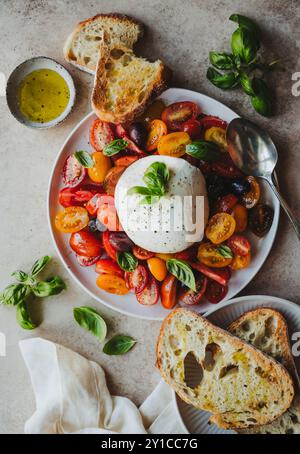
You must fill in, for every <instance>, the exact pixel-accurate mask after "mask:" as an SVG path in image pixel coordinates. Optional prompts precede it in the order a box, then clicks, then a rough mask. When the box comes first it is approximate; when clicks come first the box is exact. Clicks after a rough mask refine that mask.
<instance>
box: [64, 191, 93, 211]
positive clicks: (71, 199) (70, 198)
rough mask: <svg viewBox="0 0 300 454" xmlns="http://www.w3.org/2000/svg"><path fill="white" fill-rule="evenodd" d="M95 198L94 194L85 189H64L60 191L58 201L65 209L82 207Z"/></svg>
mask: <svg viewBox="0 0 300 454" xmlns="http://www.w3.org/2000/svg"><path fill="white" fill-rule="evenodd" d="M93 196H94V194H93V192H91V191H86V190H84V189H80V188H79V189H78V190H76V189H74V188H63V189H62V190H61V191H59V195H58V201H59V203H60V204H61V205H62V206H63V207H65V208H66V207H71V206H82V205H84V204H86V203H87V202H88V201H89V200H90V199H91V198H92V197H93Z"/></svg>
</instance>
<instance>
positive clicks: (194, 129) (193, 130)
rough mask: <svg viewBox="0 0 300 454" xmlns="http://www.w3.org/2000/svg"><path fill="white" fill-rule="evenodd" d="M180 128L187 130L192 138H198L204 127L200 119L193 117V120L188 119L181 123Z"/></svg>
mask: <svg viewBox="0 0 300 454" xmlns="http://www.w3.org/2000/svg"><path fill="white" fill-rule="evenodd" d="M180 130H181V131H183V132H187V133H188V135H189V136H190V137H191V138H192V139H197V138H199V137H200V135H201V132H202V127H201V123H200V121H198V120H196V119H195V118H191V120H188V121H186V122H185V123H183V124H182V125H181V128H180Z"/></svg>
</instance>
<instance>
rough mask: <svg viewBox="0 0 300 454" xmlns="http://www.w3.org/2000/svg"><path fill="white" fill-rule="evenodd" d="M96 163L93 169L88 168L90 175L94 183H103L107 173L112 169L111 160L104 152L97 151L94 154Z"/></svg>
mask: <svg viewBox="0 0 300 454" xmlns="http://www.w3.org/2000/svg"><path fill="white" fill-rule="evenodd" d="M92 158H93V161H94V165H93V167H89V168H88V175H89V177H90V179H91V180H92V181H95V182H96V183H103V181H104V178H105V177H106V174H107V172H108V171H109V169H110V168H111V160H110V158H109V157H107V156H105V155H104V154H103V153H102V151H95V153H93V154H92Z"/></svg>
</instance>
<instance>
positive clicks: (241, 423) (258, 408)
mask: <svg viewBox="0 0 300 454" xmlns="http://www.w3.org/2000/svg"><path fill="white" fill-rule="evenodd" d="M191 355H193V357H194V358H195V360H196V361H197V363H198V367H199V373H198V383H196V382H195V381H194V383H193V384H191V383H190V381H189V377H188V374H186V373H185V361H186V357H188V356H191ZM157 366H158V368H159V370H160V373H161V375H162V377H163V379H164V380H165V381H166V382H167V383H168V384H169V385H170V386H171V387H172V388H173V389H174V390H175V391H176V393H177V394H178V395H179V396H180V397H181V398H182V399H183V400H184V401H185V402H187V403H188V404H191V405H194V406H195V407H197V408H200V409H203V410H207V411H209V412H211V413H213V415H212V417H211V422H214V423H215V424H217V425H218V426H219V427H222V428H224V429H234V430H235V429H244V428H248V427H249V426H253V425H263V424H267V423H270V422H271V421H273V420H275V419H276V418H278V417H279V416H280V415H281V414H282V413H284V412H285V411H286V410H287V409H288V408H289V407H290V405H291V402H292V400H293V397H294V386H293V381H292V378H291V377H290V375H289V373H288V372H287V370H286V369H285V368H284V367H283V366H282V365H281V364H279V363H278V362H277V361H275V360H274V359H273V358H269V357H267V356H266V355H264V354H263V353H262V352H261V351H259V350H257V349H256V348H254V347H252V346H250V345H249V344H247V343H246V342H244V341H242V340H240V339H238V338H236V337H234V336H232V335H231V334H229V333H228V332H226V331H224V330H223V329H221V328H219V327H216V326H214V325H212V324H211V323H210V322H209V321H208V320H206V319H205V318H203V317H201V316H200V315H198V314H196V313H194V312H191V311H189V310H186V309H177V310H175V311H173V312H172V313H171V314H170V315H169V316H168V317H167V318H166V319H165V320H164V322H163V324H162V328H161V332H160V336H159V339H158V344H157ZM186 375H187V376H186ZM193 378H195V377H193Z"/></svg>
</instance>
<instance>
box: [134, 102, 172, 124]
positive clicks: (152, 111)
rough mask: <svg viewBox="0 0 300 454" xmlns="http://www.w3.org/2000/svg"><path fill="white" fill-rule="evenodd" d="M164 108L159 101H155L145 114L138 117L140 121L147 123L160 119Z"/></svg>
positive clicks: (162, 103)
mask: <svg viewBox="0 0 300 454" xmlns="http://www.w3.org/2000/svg"><path fill="white" fill-rule="evenodd" d="M165 108H166V106H165V104H164V102H163V101H162V100H161V99H156V100H155V101H154V102H153V103H152V104H150V106H149V107H147V109H146V110H145V112H144V113H143V114H142V116H141V117H140V120H142V121H146V122H149V121H151V120H155V119H156V118H160V117H161V114H162V113H163V111H164V110H165Z"/></svg>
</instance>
